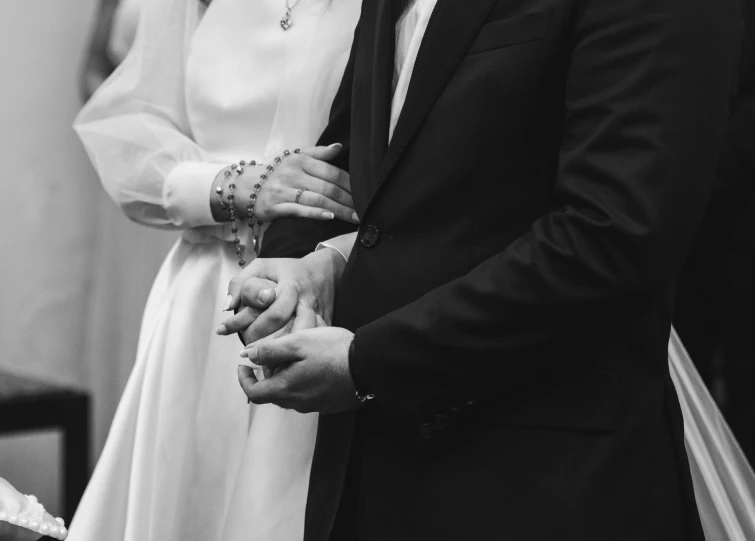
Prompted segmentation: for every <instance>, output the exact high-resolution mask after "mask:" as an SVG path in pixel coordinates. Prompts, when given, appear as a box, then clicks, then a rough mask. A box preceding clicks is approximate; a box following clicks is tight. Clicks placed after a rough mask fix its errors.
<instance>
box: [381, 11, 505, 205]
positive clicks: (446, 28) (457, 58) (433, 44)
mask: <svg viewBox="0 0 755 541" xmlns="http://www.w3.org/2000/svg"><path fill="white" fill-rule="evenodd" d="M495 2H496V0H474V1H470V0H438V3H437V5H436V7H435V10H434V11H433V14H432V17H431V18H430V22H429V24H428V26H427V31H426V33H425V36H424V38H423V41H422V45H421V46H420V49H419V53H418V55H417V61H416V63H415V65H414V72H413V74H412V78H411V82H410V84H409V90H408V92H407V96H406V101H405V103H404V107H403V109H402V110H401V116H400V117H399V119H398V123H397V124H396V129H395V131H394V133H393V139H392V140H391V143H390V145H389V146H388V150H387V153H386V154H385V159H384V160H383V162H382V165H381V167H380V172H379V174H378V175H377V182H378V186H379V184H380V183H382V182H383V181H384V180H385V178H386V177H387V176H388V174H389V173H390V171H391V169H393V167H394V166H395V165H396V162H397V161H398V159H399V158H400V157H401V154H402V153H403V152H404V150H405V149H406V147H407V145H408V144H409V142H410V141H411V139H412V138H413V136H414V134H415V133H416V132H417V130H418V129H419V128H420V126H421V125H422V122H423V121H424V120H425V117H427V115H428V114H429V113H430V110H431V109H432V108H433V106H434V105H435V102H436V101H437V100H438V98H439V97H440V95H441V93H442V92H443V90H444V89H445V87H446V85H447V84H448V81H449V80H450V79H451V77H452V76H453V74H454V72H455V71H456V68H457V67H458V65H459V63H460V62H461V60H462V59H463V58H464V55H465V54H466V52H467V49H468V48H469V46H470V45H471V43H472V41H473V40H474V39H475V37H476V36H477V34H478V32H479V29H480V27H481V26H482V23H483V22H484V21H485V18H486V17H487V15H488V13H489V12H490V9H491V8H492V6H493V4H494V3H495ZM382 3H383V4H387V3H388V2H387V1H383V2H382ZM392 42H395V37H393V39H392ZM391 65H392V63H391ZM391 76H392V73H391ZM378 84H379V82H378ZM383 86H386V85H383ZM388 88H389V89H390V82H389V83H388ZM388 114H389V115H390V106H389V111H388ZM383 136H384V137H387V129H386V131H385V132H384V135H383ZM376 188H377V186H376ZM375 191H377V190H375Z"/></svg>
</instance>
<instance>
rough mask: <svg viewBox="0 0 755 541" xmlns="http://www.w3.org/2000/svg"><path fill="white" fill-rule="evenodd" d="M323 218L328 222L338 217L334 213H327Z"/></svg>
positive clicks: (324, 213) (323, 214)
mask: <svg viewBox="0 0 755 541" xmlns="http://www.w3.org/2000/svg"><path fill="white" fill-rule="evenodd" d="M322 217H323V218H325V219H326V220H332V219H333V218H335V217H336V215H335V214H333V213H332V212H327V211H326V212H323V213H322Z"/></svg>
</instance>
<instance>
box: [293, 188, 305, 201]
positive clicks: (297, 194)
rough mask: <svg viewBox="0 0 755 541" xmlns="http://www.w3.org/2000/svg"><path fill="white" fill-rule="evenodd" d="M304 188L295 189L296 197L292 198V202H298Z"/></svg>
mask: <svg viewBox="0 0 755 541" xmlns="http://www.w3.org/2000/svg"><path fill="white" fill-rule="evenodd" d="M305 191H306V190H304V189H301V190H296V198H295V199H294V203H297V204H298V203H299V198H300V197H301V194H303V193H304V192H305Z"/></svg>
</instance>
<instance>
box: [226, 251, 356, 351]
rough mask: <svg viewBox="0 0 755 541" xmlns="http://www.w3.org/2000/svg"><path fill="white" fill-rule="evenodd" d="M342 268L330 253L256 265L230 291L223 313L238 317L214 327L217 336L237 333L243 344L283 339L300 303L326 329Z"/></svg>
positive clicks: (256, 262) (260, 261)
mask: <svg viewBox="0 0 755 541" xmlns="http://www.w3.org/2000/svg"><path fill="white" fill-rule="evenodd" d="M345 265H346V262H345V261H344V259H343V256H341V254H339V253H338V252H337V251H336V250H333V249H329V248H326V249H323V250H319V251H317V252H313V253H311V254H309V255H308V256H306V257H303V258H302V259H256V260H254V261H253V262H252V263H251V264H250V265H249V266H248V267H246V268H245V269H244V270H242V271H241V272H240V273H239V274H238V276H236V277H235V278H234V279H233V280H232V281H231V283H230V285H229V287H228V293H229V295H228V297H229V300H228V305H227V307H226V308H227V309H228V310H236V314H235V315H233V316H231V317H230V318H228V319H227V320H225V321H224V322H223V323H222V324H221V325H220V327H218V331H217V332H218V334H223V335H226V334H233V333H236V332H241V333H242V334H243V339H244V343H245V344H249V343H253V342H256V341H257V340H260V339H261V338H265V337H268V336H271V335H273V334H274V333H277V334H276V336H280V335H282V334H285V333H286V332H288V330H289V328H290V326H291V324H292V318H293V316H294V314H295V312H296V307H297V304H298V302H299V301H304V302H306V303H307V304H308V305H309V306H310V307H312V309H313V310H314V313H315V315H316V317H317V318H318V319H319V320H321V323H320V324H322V323H324V324H326V325H329V324H330V321H331V319H332V315H333V302H334V300H335V290H336V285H337V284H338V282H339V280H340V279H341V273H342V272H343V268H344V267H345ZM313 326H314V325H313Z"/></svg>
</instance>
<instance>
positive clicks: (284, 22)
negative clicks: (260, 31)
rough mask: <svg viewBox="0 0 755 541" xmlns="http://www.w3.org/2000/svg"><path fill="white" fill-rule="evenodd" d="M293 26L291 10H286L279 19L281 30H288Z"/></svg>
mask: <svg viewBox="0 0 755 541" xmlns="http://www.w3.org/2000/svg"><path fill="white" fill-rule="evenodd" d="M293 24H294V21H292V20H291V10H290V9H287V10H286V14H285V15H284V16H283V17H282V18H281V28H282V29H283V30H288V29H289V28H291V26H293Z"/></svg>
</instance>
